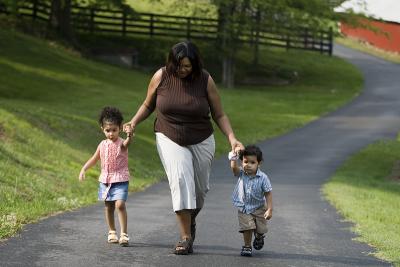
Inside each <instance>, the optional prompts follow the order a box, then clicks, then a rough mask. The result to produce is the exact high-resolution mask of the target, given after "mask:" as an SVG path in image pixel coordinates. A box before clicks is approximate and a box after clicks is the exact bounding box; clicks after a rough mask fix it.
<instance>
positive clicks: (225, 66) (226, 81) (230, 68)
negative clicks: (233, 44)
mask: <svg viewBox="0 0 400 267" xmlns="http://www.w3.org/2000/svg"><path fill="white" fill-rule="evenodd" d="M222 85H223V86H224V87H226V88H228V89H232V88H234V87H235V60H234V58H233V57H232V56H231V55H225V56H224V58H223V62H222Z"/></svg>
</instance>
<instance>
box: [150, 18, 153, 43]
mask: <svg viewBox="0 0 400 267" xmlns="http://www.w3.org/2000/svg"><path fill="white" fill-rule="evenodd" d="M153 34H154V15H153V14H150V36H151V37H153Z"/></svg>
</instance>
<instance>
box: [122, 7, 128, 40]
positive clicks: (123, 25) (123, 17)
mask: <svg viewBox="0 0 400 267" xmlns="http://www.w3.org/2000/svg"><path fill="white" fill-rule="evenodd" d="M126 17H127V16H126V10H125V9H123V10H122V36H124V37H125V35H126Z"/></svg>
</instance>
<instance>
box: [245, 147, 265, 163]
mask: <svg viewBox="0 0 400 267" xmlns="http://www.w3.org/2000/svg"><path fill="white" fill-rule="evenodd" d="M244 156H256V157H257V161H258V162H261V161H263V155H262V151H261V149H260V148H259V147H258V146H255V145H248V146H246V147H245V148H244V150H243V151H241V152H240V154H239V159H240V160H243V157H244Z"/></svg>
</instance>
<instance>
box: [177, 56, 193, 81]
mask: <svg viewBox="0 0 400 267" xmlns="http://www.w3.org/2000/svg"><path fill="white" fill-rule="evenodd" d="M191 73H192V63H190V60H189V58H187V57H184V58H182V59H181V62H179V67H178V76H179V78H186V77H187V76H188V75H190V74H191Z"/></svg>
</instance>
